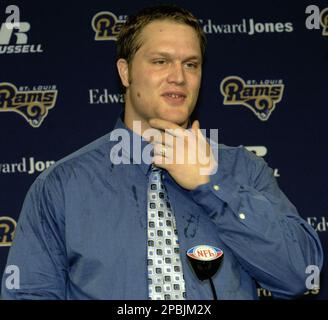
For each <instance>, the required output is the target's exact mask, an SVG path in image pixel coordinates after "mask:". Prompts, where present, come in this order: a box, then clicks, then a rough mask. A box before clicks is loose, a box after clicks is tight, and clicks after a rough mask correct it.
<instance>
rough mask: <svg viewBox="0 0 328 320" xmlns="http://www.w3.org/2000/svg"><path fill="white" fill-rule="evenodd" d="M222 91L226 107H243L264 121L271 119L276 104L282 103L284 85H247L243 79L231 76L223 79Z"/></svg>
mask: <svg viewBox="0 0 328 320" xmlns="http://www.w3.org/2000/svg"><path fill="white" fill-rule="evenodd" d="M220 90H221V93H222V95H223V96H224V100H223V104H225V105H243V106H245V107H247V108H249V109H251V110H252V111H253V112H254V114H255V115H256V116H257V117H258V118H259V119H260V120H262V121H266V120H268V119H269V117H270V115H271V113H272V111H273V110H274V109H275V107H276V104H277V103H278V102H280V101H281V98H282V94H283V91H284V85H283V84H255V85H253V84H252V85H247V84H246V83H245V82H244V80H243V79H241V78H239V77H237V76H230V77H226V78H225V79H223V81H222V82H221V86H220Z"/></svg>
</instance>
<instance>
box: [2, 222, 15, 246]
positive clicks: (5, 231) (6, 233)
mask: <svg viewBox="0 0 328 320" xmlns="http://www.w3.org/2000/svg"><path fill="white" fill-rule="evenodd" d="M16 226H17V223H16V221H15V220H14V219H13V218H10V217H0V247H9V246H11V243H12V241H13V239H14V234H15V230H16Z"/></svg>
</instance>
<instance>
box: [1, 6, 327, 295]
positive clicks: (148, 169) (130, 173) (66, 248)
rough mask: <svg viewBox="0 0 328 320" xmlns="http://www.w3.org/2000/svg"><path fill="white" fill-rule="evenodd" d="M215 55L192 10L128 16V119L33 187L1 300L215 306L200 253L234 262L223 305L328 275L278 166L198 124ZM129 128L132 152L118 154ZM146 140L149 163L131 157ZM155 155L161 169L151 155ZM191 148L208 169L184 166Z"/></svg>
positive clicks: (224, 280) (122, 68)
mask: <svg viewBox="0 0 328 320" xmlns="http://www.w3.org/2000/svg"><path fill="white" fill-rule="evenodd" d="M204 48H205V38H204V34H203V32H202V30H201V28H200V27H199V25H198V22H197V19H196V18H195V17H194V16H193V15H191V13H189V12H188V11H186V10H183V9H181V8H178V7H175V6H159V7H153V8H147V9H144V10H142V11H141V12H139V13H138V14H137V15H136V16H132V17H130V18H129V19H128V21H127V23H126V24H125V26H124V27H123V29H122V31H121V33H120V35H119V38H118V61H117V67H118V72H119V75H120V78H121V81H122V84H123V86H124V87H125V90H126V92H125V101H126V102H125V108H124V115H123V119H119V120H118V122H117V125H116V127H115V130H114V131H113V132H112V133H111V134H109V135H106V136H104V137H102V138H100V139H98V140H97V141H95V142H93V143H91V144H90V145H88V146H86V147H84V148H83V149H81V150H79V151H77V152H75V153H73V154H72V155H70V156H68V157H66V158H65V159H63V160H61V161H59V162H57V164H56V165H54V166H52V167H51V168H49V169H48V170H47V171H46V172H44V173H43V174H41V175H40V176H39V177H38V178H37V179H36V181H35V183H34V184H33V186H32V187H31V189H30V191H29V193H28V195H27V197H26V199H25V202H24V205H23V208H22V212H21V215H20V218H19V223H18V226H17V231H16V236H15V239H14V243H13V246H12V248H11V250H10V253H9V257H8V265H14V266H17V267H18V268H19V271H20V283H19V287H18V288H17V287H16V288H12V287H10V286H8V281H7V280H8V275H6V274H5V275H4V277H3V282H2V295H3V297H4V298H7V299H149V298H150V299H212V298H213V295H212V291H211V286H210V284H209V282H208V281H200V280H198V279H197V277H196V275H195V273H194V271H193V270H192V268H191V266H190V265H189V263H188V261H187V256H186V252H187V250H188V249H190V248H192V247H195V246H197V245H208V246H213V247H217V248H219V249H221V250H223V252H224V258H223V260H222V262H221V265H220V268H219V270H218V271H217V273H216V274H215V275H214V276H213V277H212V280H213V284H214V287H215V289H216V292H217V296H218V299H257V290H256V282H257V283H259V284H260V285H261V286H262V287H264V288H266V289H268V290H270V291H271V292H272V294H273V296H275V297H278V298H292V297H295V296H297V295H300V294H303V293H304V292H305V291H307V288H306V277H307V276H308V274H306V272H305V271H306V268H307V266H308V265H315V266H318V268H321V265H322V249H321V245H320V241H319V239H318V236H317V234H316V233H315V232H314V230H313V229H312V228H311V227H310V226H309V225H308V224H307V223H306V222H305V221H304V220H303V219H301V218H300V216H299V215H298V213H297V211H296V209H295V207H294V206H293V205H292V204H291V203H290V202H289V200H288V199H287V198H286V197H285V195H284V194H283V193H282V192H281V191H280V189H279V188H278V186H277V183H276V181H275V180H274V178H273V175H272V171H271V169H269V168H268V167H267V165H266V163H265V162H264V161H263V160H262V159H261V158H257V157H256V156H255V155H253V154H252V153H249V152H247V151H246V150H245V149H244V148H242V147H239V148H232V147H226V146H224V145H217V144H216V143H214V142H213V141H211V142H207V140H206V139H205V138H204V136H202V135H201V134H199V130H198V129H199V123H198V121H195V122H193V123H192V124H191V125H189V118H190V115H191V113H192V111H193V110H194V107H195V105H196V101H197V97H198V92H199V88H200V84H201V73H202V62H203V57H204ZM168 129H169V130H168ZM123 131H124V132H125V133H127V135H126V136H127V137H128V138H129V139H128V140H127V141H128V142H127V143H123V144H118V143H117V141H115V139H116V138H118V136H121V137H123V136H124V134H121V133H122V132H123ZM149 132H151V133H153V132H155V133H156V134H154V135H152V134H149ZM126 136H125V137H126ZM141 136H143V137H144V139H142V141H141V138H140V137H141ZM186 137H188V139H186ZM189 138H190V139H189ZM138 139H139V140H138ZM136 141H139V142H140V141H141V142H140V146H141V151H142V152H139V153H138V152H132V151H131V150H132V149H133V148H134V147H135V145H134V144H135V143H136ZM147 141H148V142H147ZM181 142H183V143H182V144H181ZM179 143H180V144H179ZM118 145H119V146H120V147H122V149H121V150H120V148H117V146H118ZM178 145H180V146H181V145H182V148H183V149H182V148H177V146H178ZM149 146H151V147H153V156H150V161H148V160H149V157H148V158H145V157H140V155H144V152H143V151H145V150H146V149H147V148H148V147H149ZM190 150H194V151H195V150H201V152H202V154H203V155H205V156H206V157H207V159H208V160H209V161H208V162H204V161H200V160H199V158H198V157H196V158H197V159H196V161H190V159H189V158H188V157H185V156H183V157H182V161H177V159H178V157H179V155H180V154H181V153H182V151H186V152H184V153H183V154H184V155H186V154H188V151H190ZM147 159H148V160H147ZM126 160H129V161H126ZM180 160H181V159H180ZM194 160H195V159H194ZM153 179H154V180H153ZM156 179H157V180H156ZM158 191H159V192H158ZM152 219H154V220H152ZM156 219H157V220H156ZM163 223H164V224H165V223H166V225H165V226H163ZM172 242H173V243H172Z"/></svg>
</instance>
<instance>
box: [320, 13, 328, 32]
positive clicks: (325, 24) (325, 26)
mask: <svg viewBox="0 0 328 320" xmlns="http://www.w3.org/2000/svg"><path fill="white" fill-rule="evenodd" d="M320 24H321V26H322V35H323V36H328V8H326V9H324V10H322V11H321V14H320Z"/></svg>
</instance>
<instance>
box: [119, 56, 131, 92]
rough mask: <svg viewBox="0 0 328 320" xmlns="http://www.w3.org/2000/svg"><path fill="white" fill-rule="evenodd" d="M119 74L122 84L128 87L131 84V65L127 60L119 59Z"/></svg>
mask: <svg viewBox="0 0 328 320" xmlns="http://www.w3.org/2000/svg"><path fill="white" fill-rule="evenodd" d="M116 66H117V70H118V74H119V75H120V78H121V81H122V84H123V86H124V87H126V88H127V87H128V86H129V84H130V82H129V65H128V62H127V61H126V60H125V59H122V58H121V59H118V60H117V62H116Z"/></svg>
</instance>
